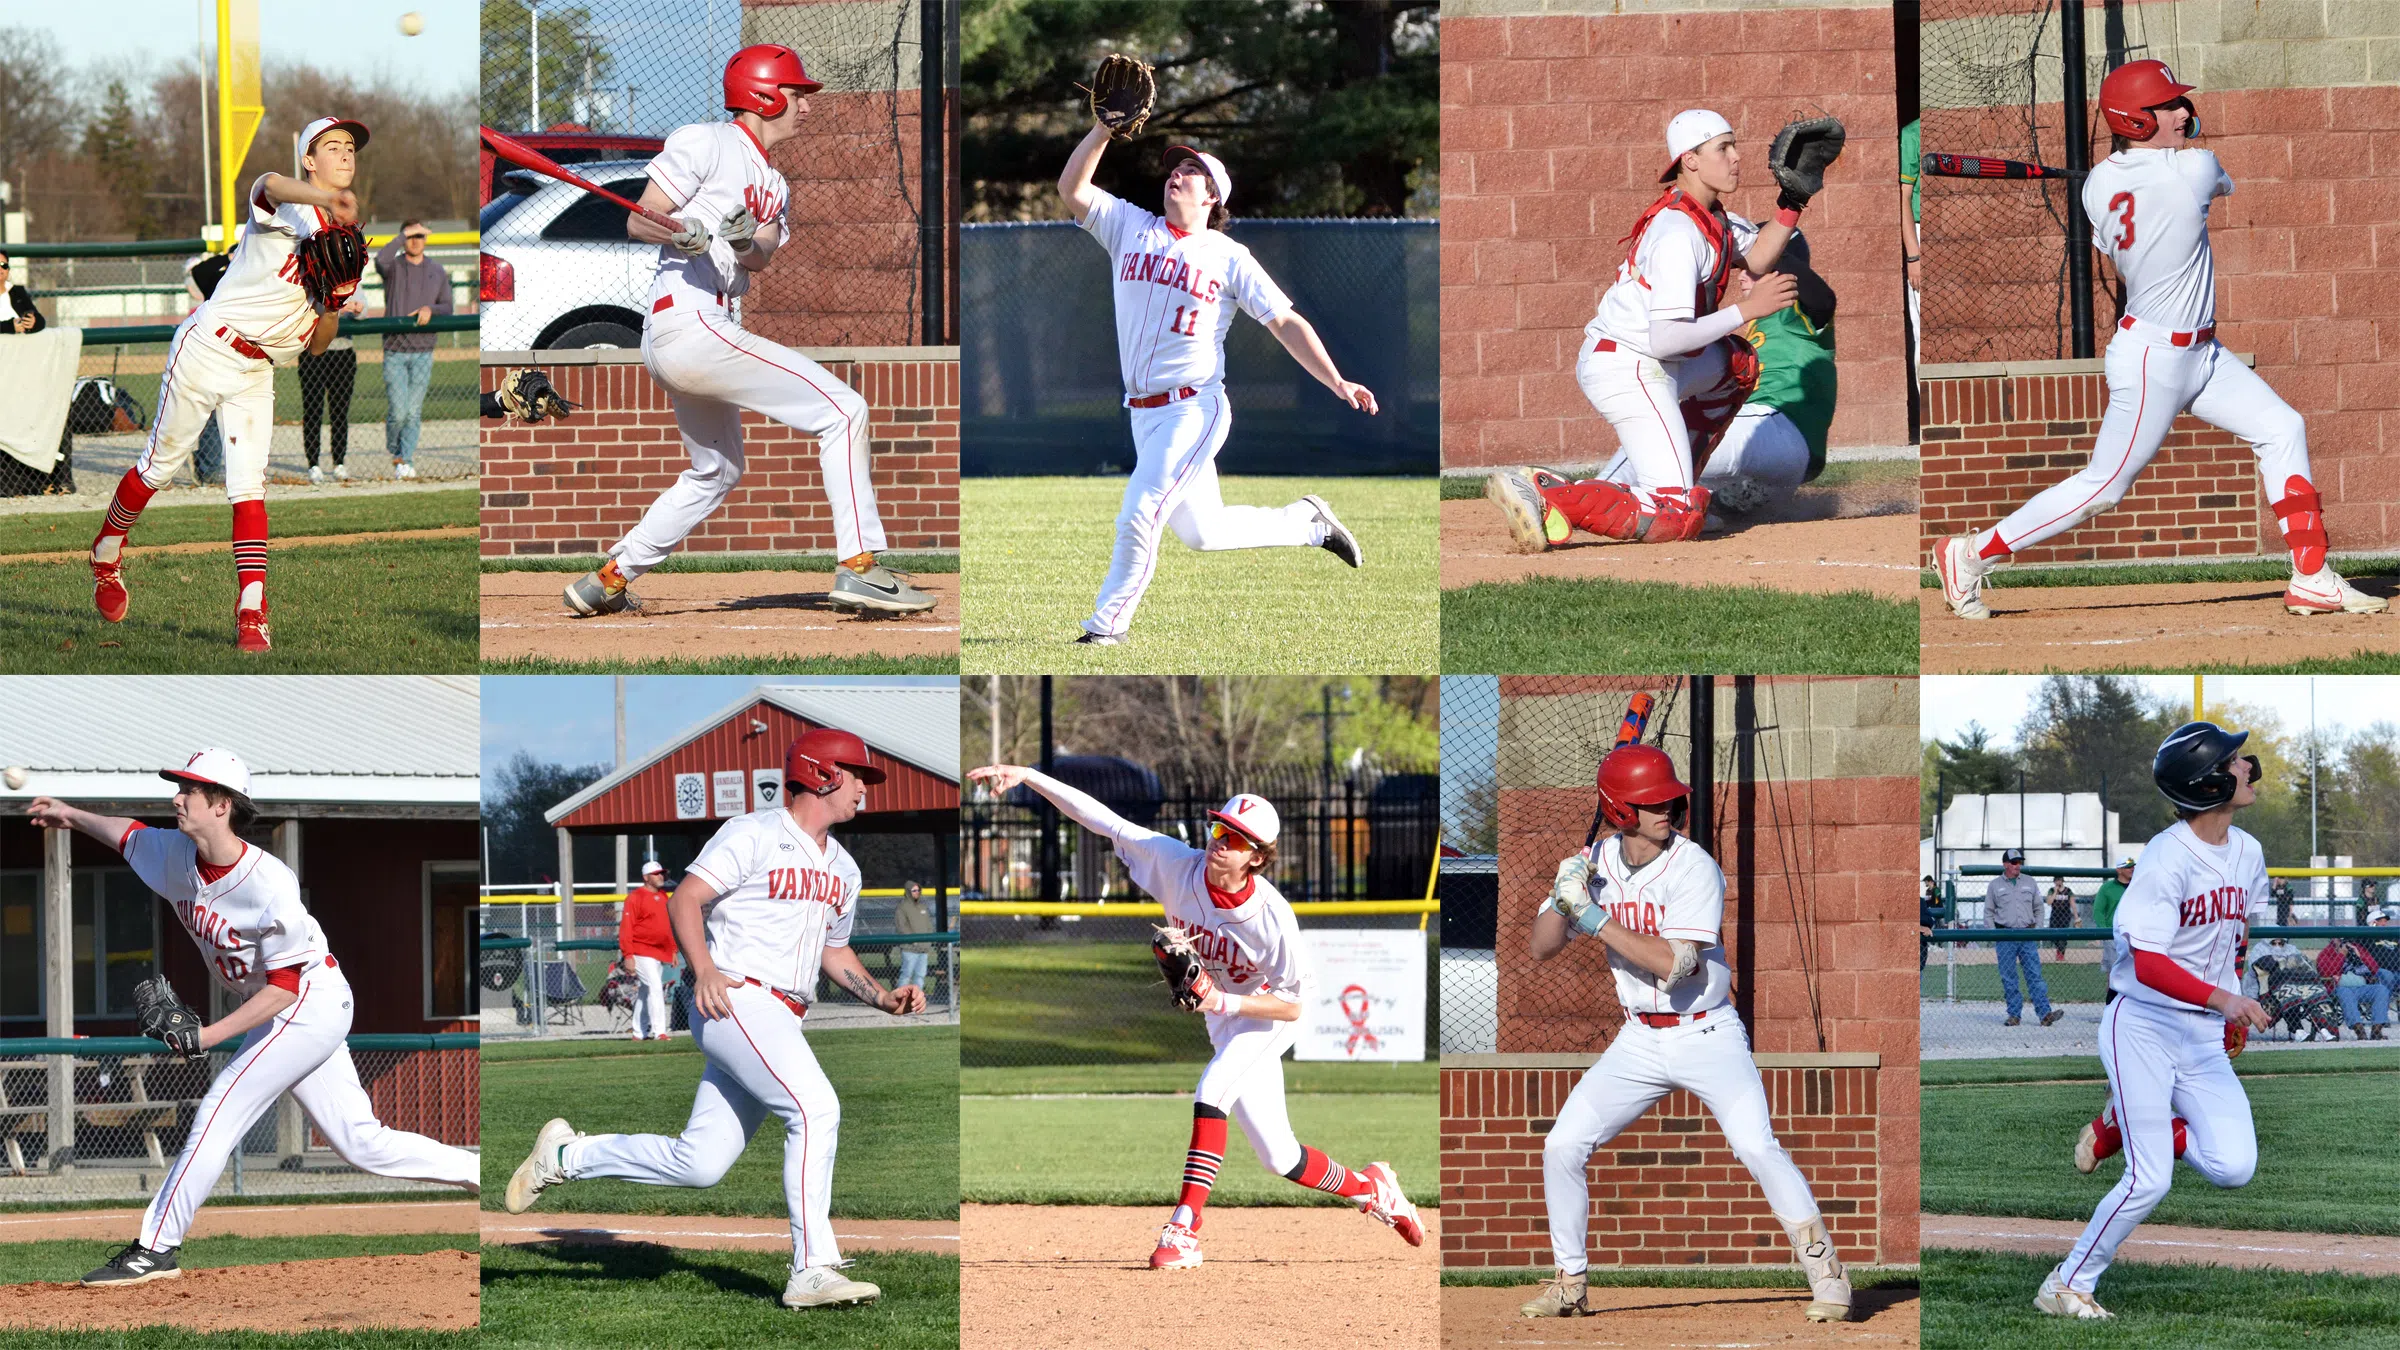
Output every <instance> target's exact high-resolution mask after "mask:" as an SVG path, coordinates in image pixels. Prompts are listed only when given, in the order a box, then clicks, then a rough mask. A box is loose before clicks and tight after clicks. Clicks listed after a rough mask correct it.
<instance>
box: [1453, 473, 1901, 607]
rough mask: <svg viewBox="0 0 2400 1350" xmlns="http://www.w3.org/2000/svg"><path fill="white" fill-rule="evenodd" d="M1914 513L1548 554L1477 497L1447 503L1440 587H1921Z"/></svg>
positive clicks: (1599, 544) (1882, 591) (1587, 540)
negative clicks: (1590, 583) (1546, 583)
mask: <svg viewBox="0 0 2400 1350" xmlns="http://www.w3.org/2000/svg"><path fill="white" fill-rule="evenodd" d="M1916 548H1917V518H1916V515H1915V513H1914V511H1913V510H1912V511H1910V512H1908V513H1906V514H1899V513H1894V514H1890V515H1869V516H1863V517H1862V516H1849V517H1834V518H1827V519H1817V520H1783V521H1767V522H1761V523H1758V524H1753V525H1746V526H1744V527H1742V528H1741V529H1738V530H1734V531H1731V532H1729V533H1726V534H1722V535H1710V536H1708V537H1706V538H1703V539H1696V540H1693V541H1690V542H1688V543H1681V544H1620V543H1611V542H1606V541H1603V540H1599V539H1596V538H1594V537H1592V536H1590V535H1587V534H1580V533H1579V534H1577V535H1576V536H1575V537H1574V538H1573V539H1571V540H1569V541H1568V542H1567V543H1566V544H1565V545H1563V546H1561V547H1558V548H1554V549H1551V550H1550V551H1549V552H1547V553H1519V552H1517V551H1516V550H1515V547H1514V545H1513V543H1512V541H1511V540H1510V539H1509V536H1508V526H1507V524H1506V523H1505V522H1504V521H1502V519H1501V517H1500V512H1499V510H1498V509H1497V508H1495V507H1494V506H1493V505H1492V504H1491V503H1490V502H1487V501H1485V500H1483V499H1482V498H1480V497H1477V498H1474V499H1472V500H1462V501H1448V502H1443V503H1442V589H1443V590H1452V589H1455V588H1457V587H1460V586H1472V585H1474V584H1475V583H1476V582H1479V581H1523V580H1525V579H1526V578H1528V577H1536V576H1542V577H1567V578H1581V577H1606V578H1609V579H1610V580H1614V581H1664V582H1673V583H1677V584H1680V585H1687V586H1768V587H1773V588H1774V589H1777V590H1785V591H1799V592H1804V593H1808V594H1827V593H1831V592H1835V591H1861V590H1863V591H1869V592H1872V593H1873V594H1875V595H1878V596H1881V597H1883V598H1885V599H1887V600H1903V599H1906V598H1907V597H1908V596H1909V595H1910V593H1912V592H1913V591H1915V589H1916V586H1917V574H1918V564H1917V558H1916Z"/></svg>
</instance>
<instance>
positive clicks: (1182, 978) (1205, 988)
mask: <svg viewBox="0 0 2400 1350" xmlns="http://www.w3.org/2000/svg"><path fill="white" fill-rule="evenodd" d="M1152 931H1153V932H1155V933H1156V934H1157V936H1155V937H1153V938H1151V939H1150V954H1151V955H1152V956H1155V957H1157V958H1158V968H1159V971H1160V972H1161V973H1163V974H1164V975H1165V976H1166V977H1167V994H1168V996H1169V997H1171V998H1173V999H1174V1000H1175V1006H1176V1007H1178V1008H1181V1009H1183V1010H1184V1011H1185V1012H1198V1011H1200V1008H1201V1005H1203V1004H1205V1003H1207V1002H1208V1001H1209V997H1210V996H1211V995H1213V994H1215V993H1216V992H1217V984H1216V981H1214V980H1211V979H1210V978H1208V968H1207V967H1205V966H1203V965H1201V964H1200V953H1199V952H1198V951H1197V950H1196V949H1195V948H1194V947H1193V946H1192V937H1191V934H1189V933H1186V932H1184V931H1183V930H1182V929H1180V928H1154V929H1153V930H1152Z"/></svg>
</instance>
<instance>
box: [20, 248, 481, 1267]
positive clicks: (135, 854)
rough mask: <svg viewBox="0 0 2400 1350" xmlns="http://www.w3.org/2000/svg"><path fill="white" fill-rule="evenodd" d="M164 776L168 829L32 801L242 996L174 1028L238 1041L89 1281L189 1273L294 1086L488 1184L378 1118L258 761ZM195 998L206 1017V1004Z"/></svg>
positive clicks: (465, 1160)
mask: <svg viewBox="0 0 2400 1350" xmlns="http://www.w3.org/2000/svg"><path fill="white" fill-rule="evenodd" d="M235 266H236V267H237V268H238V267H239V266H240V264H239V263H238V262H237V263H236V264H235ZM159 777H161V778H165V779H167V780H169V781H171V782H173V783H174V784H175V785H176V786H175V828H174V829H172V830H159V829H151V828H148V827H146V826H144V825H143V824H142V823H141V822H140V821H137V820H129V819H126V818H124V817H121V816H100V815H94V814H92V813H91V812H89V811H85V810H81V809H79V808H77V807H73V806H69V805H67V804H66V803H64V802H60V801H56V800H54V799H52V798H49V797H37V798H35V799H34V801H33V803H32V805H31V806H30V807H29V808H28V814H29V815H30V816H31V818H32V820H33V823H34V824H35V825H36V826H38V827H40V828H42V829H49V830H75V831H78V832H80V833H83V834H86V835H89V836H91V837H92V838H94V839H97V840H99V841H100V842H101V843H103V844H106V845H108V846H109V847H111V848H114V849H115V850H117V852H119V853H121V854H123V855H124V857H125V862H126V865H127V866H129V867H131V868H132V869H133V872H134V875H135V876H137V877H140V878H141V880H142V884H143V885H145V886H148V887H149V888H150V889H151V890H152V891H154V892H156V893H157V894H158V895H159V896H160V897H161V898H163V899H165V900H166V901H167V903H168V905H169V906H171V907H172V908H173V910H174V912H175V918H176V920H177V921H178V922H180V923H181V924H182V925H183V929H184V931H185V932H186V933H189V934H190V935H191V938H192V941H193V942H194V943H195V944H196V945H198V947H199V948H200V953H201V955H202V956H203V957H205V958H206V959H207V963H208V969H209V973H210V974H212V975H214V976H215V977H216V979H217V981H218V982H219V983H221V984H223V985H224V986H225V987H226V988H227V989H230V990H232V991H233V992H234V993H236V994H238V995H240V996H241V999H242V1003H241V1006H240V1007H238V1008H236V1009H234V1010H233V1011H232V1012H230V1013H228V1014H226V1015H225V1016H224V1017H223V1018H220V1019H219V1020H217V1021H215V1022H211V1023H208V1024H207V1025H206V1026H203V1027H198V1028H197V1031H196V1034H193V1035H191V1038H190V1039H189V1041H188V1042H186V1043H184V1044H176V1043H175V1042H174V1041H173V1040H170V1041H169V1048H171V1049H173V1050H175V1051H176V1052H177V1053H179V1054H182V1055H184V1056H185V1057H186V1058H197V1057H199V1056H200V1055H201V1054H203V1053H204V1052H206V1051H209V1050H212V1049H216V1048H218V1047H221V1046H227V1045H230V1044H232V1043H234V1042H239V1044H240V1049H238V1050H235V1051H234V1052H233V1055H232V1057H231V1058H230V1059H228V1060H226V1061H225V1065H224V1067H223V1068H222V1069H220V1070H219V1071H218V1073H217V1076H216V1078H215V1079H214V1080H213V1081H212V1082H210V1083H209V1085H208V1091H207V1093H206V1094H204V1095H203V1096H202V1097H201V1099H200V1105H199V1107H198V1108H197V1109H196V1110H195V1111H194V1112H193V1113H192V1130H191V1133H190V1134H189V1135H187V1136H186V1137H185V1139H184V1141H183V1150H182V1151H181V1152H179V1153H177V1154H176V1155H175V1162H174V1165H173V1166H171V1167H169V1168H168V1169H167V1173H166V1176H165V1178H164V1179H163V1180H162V1181H161V1182H160V1184H159V1188H158V1193H157V1194H156V1195H154V1196H152V1197H150V1205H149V1208H148V1209H146V1210H144V1211H143V1213H142V1231H141V1235H140V1236H139V1237H137V1238H135V1239H134V1241H133V1242H132V1243H131V1244H129V1245H128V1246H127V1247H126V1248H125V1250H123V1251H121V1252H118V1253H117V1254H116V1255H115V1256H112V1257H110V1258H109V1260H108V1263H107V1264H106V1265H103V1266H101V1267H100V1268H99V1269H98V1270H95V1271H93V1272H92V1273H90V1274H88V1275H86V1276H84V1277H83V1282H84V1283H85V1284H109V1285H116V1284H140V1283H142V1282H144V1281H147V1280H172V1279H177V1278H179V1277H181V1275H182V1274H183V1271H182V1270H181V1269H180V1268H179V1267H178V1266H177V1265H176V1262H175V1252H176V1250H177V1249H178V1248H180V1247H181V1246H182V1245H183V1239H184V1235H185V1234H186V1233H187V1232H189V1231H190V1230H191V1226H192V1217H193V1215H194V1214H196V1213H198V1212H199V1209H200V1204H201V1202H202V1201H204V1200H206V1199H207V1198H208V1193H209V1191H210V1189H211V1188H213V1187H214V1186H215V1185H216V1184H217V1177H218V1175H219V1174H220V1173H222V1172H223V1171H224V1170H225V1160H226V1159H227V1158H228V1157H230V1156H231V1155H232V1152H233V1150H234V1148H235V1146H236V1145H238V1144H239V1143H240V1142H241V1140H242V1137H243V1136H244V1135H246V1134H248V1133H249V1132H250V1127H251V1126H252V1125H255V1124H257V1123H258V1120H259V1118H260V1117H261V1116H264V1115H265V1114H266V1113H267V1110H268V1108H270V1107H272V1106H274V1104H275V1099H276V1098H278V1097H280V1096H282V1095H283V1094H284V1093H286V1092H289V1093H291V1094H292V1097H293V1099H294V1100H296V1101H298V1102H299V1103H300V1106H301V1109H303V1110H305V1111H307V1112H308V1118H309V1120H310V1121H312V1122H314V1123H315V1125H316V1127H317V1133H318V1134H320V1135H323V1136H324V1137H325V1141H326V1142H327V1143H328V1144H331V1145H332V1146H333V1150H334V1152H336V1153H338V1154H340V1155H341V1156H342V1160H343V1161H345V1162H347V1163H349V1164H350V1165H351V1166H353V1167H356V1168H359V1169H361V1170H364V1171H368V1172H373V1173H375V1174H376V1175H377V1176H386V1177H402V1178H405V1179H407V1180H410V1181H436V1182H441V1183H443V1184H444V1185H449V1186H456V1187H459V1188H460V1189H462V1190H469V1191H472V1190H476V1189H478V1188H479V1186H480V1184H481V1183H480V1178H481V1175H482V1172H481V1163H480V1161H479V1159H478V1158H477V1156H476V1155H475V1154H474V1153H471V1152H469V1151H468V1150H466V1149H463V1148H455V1147H452V1146H451V1145H449V1144H445V1143H442V1142H441V1141H440V1140H437V1139H429V1138H427V1137H426V1136H424V1135H421V1134H411V1133H409V1132H408V1131H406V1130H395V1129H392V1128H390V1127H388V1126H386V1125H384V1124H383V1122H381V1121H379V1120H377V1119H376V1118H375V1107H374V1104H373V1103H372V1102H370V1101H368V1100H367V1091H366V1089H365V1088H364V1087H362V1086H360V1084H359V1081H358V1069H357V1067H356V1066H355V1065H353V1064H352V1063H351V1062H350V1049H349V1046H348V1044H347V1039H346V1038H347V1037H348V1036H349V1034H350V1021H351V1002H352V1000H351V994H350V982H349V980H348V979H347V978H346V977H345V976H344V975H343V974H342V971H341V967H340V963H339V962H337V961H335V960H334V958H333V953H332V952H331V951H330V950H328V949H327V947H326V945H325V933H324V930H323V929H321V928H319V927H318V926H317V921H316V920H315V919H314V918H312V917H311V916H310V915H309V912H308V910H307V909H306V908H304V907H303V906H302V905H301V903H300V879H299V878H298V877H296V876H294V875H293V874H292V869H291V868H289V867H287V866H285V865H284V862H283V860H282V859H280V858H278V857H276V856H275V855H274V854H272V853H269V852H267V851H265V850H264V849H261V848H258V847H256V846H255V845H252V844H250V843H248V842H246V841H244V840H243V838H242V834H243V832H245V831H247V830H248V829H249V828H250V827H251V825H252V824H253V823H254V822H255V821H256V819H257V808H256V807H255V806H254V805H252V802H251V798H250V770H249V768H248V767H247V766H246V765H244V764H243V763H242V761H241V759H240V758H239V757H238V756H236V755H235V754H234V753H233V752H232V751H230V750H218V749H213V748H212V749H207V750H202V751H200V752H199V753H197V754H195V755H193V756H192V757H191V759H190V760H188V761H186V762H185V763H184V765H183V766H182V767H181V768H175V769H161V770H160V771H159ZM161 983H162V984H163V979H162V981H161ZM169 997H172V995H171V994H170V995H169ZM184 1011H185V1013H186V1016H188V1017H190V1018H191V1019H192V1020H193V1021H195V1022H196V1021H197V1014H193V1013H190V1012H189V1011H188V1010H184Z"/></svg>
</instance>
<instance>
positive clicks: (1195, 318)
mask: <svg viewBox="0 0 2400 1350" xmlns="http://www.w3.org/2000/svg"><path fill="white" fill-rule="evenodd" d="M1185 312H1186V311H1185V309H1184V307H1183V306H1182V305H1177V306H1176V307H1175V317H1174V318H1172V319H1169V320H1167V331H1168V332H1170V333H1173V334H1175V335H1176V336H1177V337H1198V336H1200V308H1199V306H1197V305H1195V306H1192V308H1191V309H1190V311H1189V312H1190V314H1191V316H1192V317H1190V318H1188V319H1187V318H1185V317H1183V316H1184V314H1185Z"/></svg>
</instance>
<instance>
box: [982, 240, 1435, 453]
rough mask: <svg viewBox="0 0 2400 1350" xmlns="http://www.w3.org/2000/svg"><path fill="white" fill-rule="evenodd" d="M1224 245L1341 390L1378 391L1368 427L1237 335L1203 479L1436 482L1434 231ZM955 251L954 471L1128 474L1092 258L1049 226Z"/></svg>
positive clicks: (1116, 375) (1263, 334)
mask: <svg viewBox="0 0 2400 1350" xmlns="http://www.w3.org/2000/svg"><path fill="white" fill-rule="evenodd" d="M1146 205H1156V203H1155V202H1153V203H1146ZM1226 233H1227V234H1228V235H1230V236H1232V238H1233V239H1234V241H1235V242H1237V243H1240V244H1244V245H1246V246H1248V247H1249V249H1250V250H1251V252H1252V253H1253V254H1254V255H1255V256H1256V257H1257V258H1258V261H1259V263H1260V264H1261V265H1262V266H1264V267H1265V268H1266V271H1267V274H1268V275H1269V276H1271V277H1273V278H1274V279H1275V281H1276V283H1277V284H1278V285H1280V286H1281V287H1282V288H1283V289H1284V291H1285V293H1286V294H1288V295H1290V296H1291V299H1292V303H1293V304H1294V305H1295V306H1296V307H1297V308H1298V310H1299V312H1300V314H1301V315H1302V316H1303V317H1305V318H1306V319H1307V320H1308V321H1309V323H1310V324H1311V325H1312V326H1314V327H1315V328H1316V330H1317V334H1318V336H1320V337H1321V338H1323V339H1324V341H1325V349H1326V351H1327V353H1328V354H1330V355H1331V356H1332V357H1333V361H1334V364H1335V365H1336V366H1337V367H1339V368H1340V369H1341V372H1342V375H1343V377H1344V378H1346V379H1350V380H1354V381H1356V382H1358V383H1360V384H1363V385H1365V386H1367V387H1368V388H1369V389H1372V390H1374V391H1375V397H1376V400H1377V402H1378V403H1380V404H1381V406H1382V412H1381V413H1380V414H1379V415H1377V416H1374V417H1367V416H1365V415H1363V414H1361V413H1358V412H1356V411H1354V410H1352V409H1350V408H1349V407H1347V406H1345V405H1344V404H1342V403H1341V402H1340V401H1339V400H1337V399H1335V398H1334V397H1333V395H1332V394H1331V393H1329V392H1327V391H1326V389H1325V387H1324V386H1323V385H1321V384H1318V383H1317V381H1316V379H1315V378H1314V377H1313V376H1311V375H1310V374H1309V373H1308V372H1307V371H1305V370H1303V369H1301V368H1300V365H1299V363H1298V362H1296V361H1294V360H1292V358H1291V357H1290V355H1288V354H1287V353H1285V351H1284V350H1283V348H1282V346H1281V345H1280V344H1279V343H1277V342H1276V340H1275V338H1274V337H1273V335H1271V334H1269V333H1268V332H1267V331H1266V330H1265V329H1264V328H1261V327H1260V326H1259V325H1257V324H1255V323H1252V322H1251V321H1250V320H1249V319H1247V318H1241V319H1237V320H1236V321H1235V322H1234V325H1233V331H1232V333H1231V335H1230V336H1229V337H1228V339H1227V340H1226V344H1225V367H1226V374H1225V387H1226V390H1227V392H1228V394H1229V395H1230V397H1231V401H1232V404H1233V430H1232V434H1231V436H1230V437H1229V438H1228V439H1227V441H1226V442H1225V449H1224V451H1223V453H1222V454H1220V455H1219V456H1218V457H1217V467H1218V469H1219V470H1221V471H1222V472H1225V473H1229V474H1290V473H1303V472H1305V473H1311V474H1328V473H1337V474H1433V473H1437V472H1439V470H1440V464H1441V347H1440V343H1441V299H1440V277H1439V275H1438V274H1439V270H1440V268H1439V258H1438V253H1437V249H1436V245H1437V243H1438V241H1439V234H1440V226H1439V222H1437V221H1431V220H1243V219H1239V218H1236V219H1235V220H1234V221H1233V223H1232V224H1231V226H1229V227H1228V229H1227V230H1226ZM959 247H960V258H961V260H962V268H963V272H964V275H963V278H962V281H961V285H962V286H963V288H964V297H963V301H962V303H963V314H962V316H961V317H962V320H963V322H962V324H961V331H960V352H959V371H960V381H959V385H960V390H959V393H960V400H961V403H960V411H959V416H960V422H961V441H962V443H963V444H964V446H965V447H966V449H965V452H964V454H963V455H962V457H961V459H960V471H961V472H964V473H969V474H1121V473H1125V472H1128V471H1129V470H1130V468H1131V466H1132V463H1133V441H1132V434H1131V431H1130V429H1129V423H1128V421H1127V414H1126V412H1125V409H1124V406H1123V404H1124V398H1125V387H1124V382H1123V378H1122V376H1121V374H1120V372H1119V365H1118V360H1117V326H1116V320H1115V314H1116V302H1115V298H1114V295H1113V292H1112V278H1111V275H1110V268H1109V260H1108V255H1107V253H1106V252H1105V251H1103V250H1102V249H1101V248H1100V246H1099V245H1098V244H1096V243H1094V242H1093V240H1092V238H1091V236H1089V235H1088V234H1086V233H1085V232H1084V231H1083V230H1082V229H1080V228H1078V227H1076V226H1075V225H1073V224H1070V223H1067V222H1064V221H1044V222H1038V223H1026V224H998V225H969V226H966V227H964V228H962V229H961V230H960V231H959ZM1228 303H1230V302H1228Z"/></svg>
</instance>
